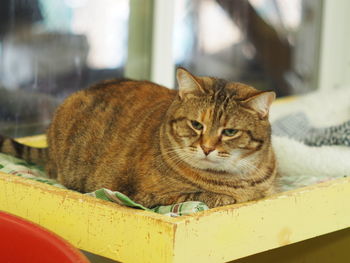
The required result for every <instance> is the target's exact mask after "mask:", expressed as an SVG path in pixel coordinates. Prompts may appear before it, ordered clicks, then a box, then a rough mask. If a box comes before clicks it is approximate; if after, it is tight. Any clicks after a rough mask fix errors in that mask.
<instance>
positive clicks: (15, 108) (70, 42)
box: [0, 0, 129, 137]
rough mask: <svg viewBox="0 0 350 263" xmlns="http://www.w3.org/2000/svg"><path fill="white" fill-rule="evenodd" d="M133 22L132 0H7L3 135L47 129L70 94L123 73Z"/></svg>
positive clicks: (1, 12) (0, 78) (2, 43)
mask: <svg viewBox="0 0 350 263" xmlns="http://www.w3.org/2000/svg"><path fill="white" fill-rule="evenodd" d="M128 21H129V1H128V0H118V1H115V0H99V1H96V0H50V1H47V0H1V1H0V133H1V134H6V135H9V136H14V137H19V136H24V135H30V134H38V133H42V132H44V131H45V129H46V127H47V125H48V123H49V121H50V119H51V116H52V113H53V111H54V109H55V108H56V106H57V105H58V104H59V103H60V102H61V101H62V100H63V98H65V97H66V96H67V95H69V94H71V93H72V92H74V91H77V90H80V89H82V88H85V87H87V86H88V85H89V84H91V83H94V82H96V81H98V80H102V79H108V78H115V77H120V76H122V74H123V71H124V66H125V63H126V56H127V38H128Z"/></svg>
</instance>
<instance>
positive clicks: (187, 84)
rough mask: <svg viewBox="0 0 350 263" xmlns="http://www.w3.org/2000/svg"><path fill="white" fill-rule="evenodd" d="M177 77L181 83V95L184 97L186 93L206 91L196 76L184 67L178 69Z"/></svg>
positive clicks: (179, 83)
mask: <svg viewBox="0 0 350 263" xmlns="http://www.w3.org/2000/svg"><path fill="white" fill-rule="evenodd" d="M176 79H177V83H178V85H179V96H180V98H183V97H184V96H185V95H186V94H193V93H195V92H198V91H201V92H204V90H203V88H202V87H201V85H200V84H199V82H198V80H197V79H196V77H195V76H193V75H192V74H191V73H190V72H188V71H187V70H186V69H184V68H178V69H177V70H176Z"/></svg>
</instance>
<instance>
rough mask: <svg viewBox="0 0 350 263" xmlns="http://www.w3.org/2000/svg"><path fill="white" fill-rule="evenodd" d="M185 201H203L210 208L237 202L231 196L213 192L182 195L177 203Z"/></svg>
mask: <svg viewBox="0 0 350 263" xmlns="http://www.w3.org/2000/svg"><path fill="white" fill-rule="evenodd" d="M185 201H201V202H203V203H205V204H206V205H207V206H208V207H209V208H213V207H218V206H224V205H231V204H235V203H236V202H237V201H236V199H235V198H233V197H232V196H229V195H224V194H217V193H212V192H197V193H186V194H181V195H179V196H178V198H177V200H176V202H175V203H181V202H185Z"/></svg>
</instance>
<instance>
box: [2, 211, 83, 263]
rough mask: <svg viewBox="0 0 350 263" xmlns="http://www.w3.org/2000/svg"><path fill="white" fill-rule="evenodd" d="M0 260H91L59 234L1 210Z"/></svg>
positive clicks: (51, 262) (28, 262)
mask: <svg viewBox="0 0 350 263" xmlns="http://www.w3.org/2000/svg"><path fill="white" fill-rule="evenodd" d="M0 262H4V263H5V262H6V263H24V262H25V263H31V262H33V263H34V262H35V263H38V262H40V263H41V262H43V263H44V262H48V263H56V262H57V263H66V262H67V263H70V262H72V263H73V262H74V263H89V260H87V258H86V257H85V256H84V255H83V254H82V253H81V252H80V251H79V250H78V249H76V248H75V247H73V246H72V245H70V244H69V243H68V242H67V241H65V240H63V239H62V238H60V237H59V236H57V235H56V234H53V233H52V232H50V231H48V230H46V229H44V228H42V227H40V226H38V225H36V224H33V223H31V222H29V221H26V220H24V219H21V218H19V217H17V216H13V215H10V214H7V213H4V212H1V211H0Z"/></svg>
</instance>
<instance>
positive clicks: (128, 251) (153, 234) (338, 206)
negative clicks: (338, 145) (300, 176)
mask: <svg viewBox="0 0 350 263" xmlns="http://www.w3.org/2000/svg"><path fill="white" fill-rule="evenodd" d="M23 141H24V142H29V144H31V145H36V146H44V145H45V137H43V136H41V137H32V138H26V139H24V140H22V142H23ZM0 189H1V191H0V210H3V211H7V212H10V213H12V214H15V215H18V216H20V217H23V218H26V219H29V220H31V221H33V222H36V223H38V224H40V225H42V226H44V227H46V228H48V229H50V230H52V231H53V232H55V233H57V234H58V235H60V236H62V237H63V238H65V239H67V240H69V241H70V242H71V243H72V244H74V245H75V246H77V247H78V248H81V249H83V250H86V251H89V252H92V253H95V254H98V255H101V256H104V257H108V258H111V259H114V260H118V261H122V262H152V263H157V262H159V263H160V262H161V263H167V262H179V263H180V262H181V263H186V262H191V263H193V262H202V263H205V262H227V261H230V260H234V259H238V258H242V257H245V256H248V255H252V254H256V253H259V252H262V251H267V250H270V249H273V248H278V247H282V246H285V245H287V244H292V243H295V242H299V241H302V240H306V239H309V238H312V237H316V236H320V235H323V234H326V233H330V232H333V231H337V230H340V229H345V228H347V227H349V226H350V203H349V202H347V201H346V200H348V197H349V196H350V179H348V178H342V179H337V180H333V181H329V182H326V183H322V184H317V185H314V186H310V187H306V188H301V189H298V190H293V191H289V192H285V193H281V194H278V195H275V196H271V197H269V198H265V199H262V200H259V201H254V202H248V203H244V204H237V205H230V206H226V207H220V208H215V209H211V210H208V211H204V212H199V213H197V214H194V215H191V216H183V217H179V218H170V217H167V216H163V215H158V214H156V213H152V212H146V211H141V210H136V209H131V208H127V207H122V206H119V205H117V204H114V203H110V202H107V201H102V200H98V199H95V198H92V197H89V196H85V195H82V194H80V193H77V192H73V191H69V190H63V189H59V188H56V187H53V186H50V185H45V184H42V183H39V182H35V181H31V180H27V179H24V178H21V177H16V176H13V175H8V174H3V173H1V174H0Z"/></svg>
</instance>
